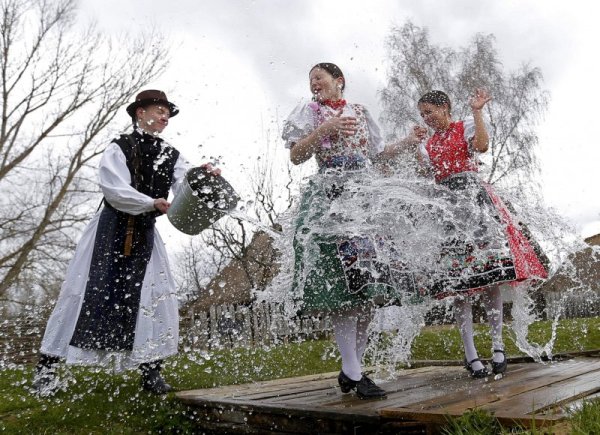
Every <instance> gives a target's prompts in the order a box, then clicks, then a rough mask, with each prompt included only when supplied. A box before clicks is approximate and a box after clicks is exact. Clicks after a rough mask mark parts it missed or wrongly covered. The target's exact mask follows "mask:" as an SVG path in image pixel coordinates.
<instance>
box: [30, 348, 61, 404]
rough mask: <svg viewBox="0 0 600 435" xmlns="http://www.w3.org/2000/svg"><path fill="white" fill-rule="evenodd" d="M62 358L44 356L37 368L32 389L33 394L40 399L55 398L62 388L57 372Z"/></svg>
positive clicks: (41, 357)
mask: <svg viewBox="0 0 600 435" xmlns="http://www.w3.org/2000/svg"><path fill="white" fill-rule="evenodd" d="M59 361H60V358H58V357H56V356H51V355H45V354H42V355H41V356H40V360H39V361H38V363H37V365H36V366H35V376H34V377H33V382H32V384H31V387H32V388H33V392H34V393H35V394H37V395H38V396H40V397H49V396H54V395H55V394H56V392H57V391H58V389H59V387H60V381H59V379H58V376H57V375H56V370H57V366H58V363H59Z"/></svg>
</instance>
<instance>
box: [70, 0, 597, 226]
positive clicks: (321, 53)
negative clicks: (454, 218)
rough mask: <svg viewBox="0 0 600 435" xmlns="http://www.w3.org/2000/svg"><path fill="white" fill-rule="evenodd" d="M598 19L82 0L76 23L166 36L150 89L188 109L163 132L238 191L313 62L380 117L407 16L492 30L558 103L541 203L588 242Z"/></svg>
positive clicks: (436, 39)
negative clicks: (328, 66) (165, 59)
mask: <svg viewBox="0 0 600 435" xmlns="http://www.w3.org/2000/svg"><path fill="white" fill-rule="evenodd" d="M599 11H600V7H599V6H598V5H597V4H596V2H590V1H583V0H571V1H569V2H564V1H562V2H558V1H555V0H502V1H495V0H456V1H450V0H448V1H441V0H419V1H414V0H406V1H405V0H369V1H366V0H363V1H355V0H254V1H252V0H173V1H170V2H165V1H164V0H162V1H158V0H127V1H124V0H103V1H96V0H83V1H82V3H81V8H80V20H81V22H82V23H87V22H89V21H90V20H96V21H97V23H98V25H99V27H100V29H102V30H103V31H104V32H107V33H113V34H115V35H124V34H125V33H126V32H129V33H130V34H136V33H138V32H140V31H142V30H143V29H144V28H148V27H151V26H152V25H156V26H157V27H158V28H159V29H160V30H161V31H162V33H163V34H164V35H165V37H166V38H167V39H168V40H169V41H170V43H171V46H172V51H171V55H172V58H171V64H170V69H169V70H168V72H167V73H166V74H165V75H164V76H162V77H161V78H160V79H159V80H157V81H156V82H155V83H152V84H151V85H150V86H149V87H153V88H159V89H164V90H165V91H166V92H167V95H168V96H169V99H170V100H172V101H174V102H175V103H176V104H177V105H178V106H179V108H180V109H181V114H180V115H179V116H178V117H177V118H175V119H173V120H172V122H171V124H170V126H169V128H168V129H167V131H166V132H165V133H166V134H165V137H166V138H167V139H168V140H169V141H170V142H171V143H172V144H173V145H175V146H176V147H177V148H178V149H179V150H180V151H182V152H183V153H184V154H185V155H186V156H189V158H190V159H191V160H192V161H194V162H197V163H201V162H200V160H202V159H204V158H205V157H211V156H213V157H217V156H222V166H223V168H224V170H225V172H224V174H230V176H229V177H228V178H232V179H231V182H232V184H234V186H235V184H236V183H243V179H239V178H240V175H239V174H240V173H241V171H240V168H241V167H242V166H252V164H253V161H254V159H255V158H256V157H257V156H259V155H260V154H261V152H264V144H265V138H264V136H265V132H266V131H268V130H271V131H274V130H275V129H276V128H275V127H276V125H277V123H281V121H282V120H283V119H284V118H285V117H286V116H287V115H288V113H289V112H290V111H291V110H292V109H293V107H294V106H295V105H296V104H297V103H298V101H299V99H300V98H302V97H309V92H308V79H307V74H308V69H309V68H310V66H312V65H313V64H315V63H317V62H322V61H331V62H334V63H337V64H338V65H339V66H340V67H341V68H342V70H343V71H344V73H345V75H346V77H347V82H348V84H347V91H346V98H347V99H348V100H350V101H352V102H360V103H362V104H364V105H366V106H367V107H368V108H369V109H370V110H371V112H373V113H374V114H375V115H376V116H378V115H379V113H380V107H379V103H378V98H377V92H378V91H379V90H380V89H381V88H382V87H383V86H384V84H385V79H386V53H385V38H386V36H387V35H388V34H389V31H390V28H391V27H392V26H394V25H398V26H400V25H402V24H404V23H405V22H406V20H411V21H412V22H413V23H414V24H415V25H417V26H419V27H426V28H427V29H428V31H429V34H430V38H431V40H432V42H433V43H437V44H442V45H448V46H452V47H454V48H458V47H461V46H464V45H466V44H468V42H469V40H470V38H471V37H472V36H473V35H474V34H475V33H478V32H480V33H486V34H489V33H491V34H493V35H494V36H495V38H496V48H497V49H498V53H499V57H500V59H501V61H502V62H503V63H504V65H505V66H506V68H507V69H514V68H516V67H518V66H519V65H520V64H522V63H524V62H528V63H530V64H531V65H533V66H537V67H539V68H541V70H542V73H543V75H544V87H545V89H547V90H548V91H549V92H550V96H551V101H550V106H549V109H548V111H547V114H546V117H545V119H544V121H543V122H542V123H541V124H540V126H539V129H538V135H539V137H540V147H539V149H538V155H539V157H540V159H541V161H542V182H543V185H544V196H545V200H546V203H547V204H548V205H550V206H552V207H555V208H557V209H558V211H559V212H560V213H561V214H563V215H564V216H565V217H567V218H568V219H570V220H571V221H572V222H573V223H574V224H575V225H576V226H577V227H578V228H579V230H580V231H581V233H582V235H583V236H584V237H587V236H590V235H592V234H596V233H600V196H599V194H598V188H599V186H600V170H599V167H600V163H599V162H600V144H599V143H598V138H597V137H596V136H595V130H596V126H597V124H598V122H599V121H598V119H597V118H598V117H597V111H598V106H599V103H598V102H600V91H599V89H598V84H597V83H596V80H597V79H598V78H599V77H600V66H599V62H598V45H597V44H598V41H600V24H599V22H598V18H600V14H599ZM122 116H123V119H122V120H123V122H126V120H127V115H126V113H125V111H124V110H123V112H122ZM281 146H283V144H281ZM236 177H237V178H236Z"/></svg>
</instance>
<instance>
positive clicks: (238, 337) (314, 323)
mask: <svg viewBox="0 0 600 435" xmlns="http://www.w3.org/2000/svg"><path fill="white" fill-rule="evenodd" d="M49 315H50V311H49V310H48V309H38V310H36V311H35V312H29V313H26V314H23V315H21V316H19V317H11V318H8V319H4V320H3V321H2V322H0V368H1V367H5V366H7V365H9V364H22V363H28V362H34V361H37V359H38V349H39V347H40V342H41V339H42V336H43V334H44V330H45V328H46V321H47V319H48V316H49ZM288 317H289V316H288ZM179 329H180V346H181V348H182V350H183V351H184V352H189V351H195V350H210V349H215V348H231V347H237V346H254V345H263V344H277V343H281V342H287V341H293V340H295V339H298V338H301V337H321V336H324V335H327V334H329V332H330V330H331V327H330V322H329V320H328V318H327V317H324V318H319V317H293V318H291V319H289V318H287V317H286V316H285V315H284V313H283V310H282V308H281V307H279V306H277V305H269V304H265V303H259V304H253V305H249V306H245V305H216V306H211V307H210V309H209V311H208V312H206V311H198V312H194V311H193V310H192V309H187V310H184V311H182V312H181V318H180V328H179Z"/></svg>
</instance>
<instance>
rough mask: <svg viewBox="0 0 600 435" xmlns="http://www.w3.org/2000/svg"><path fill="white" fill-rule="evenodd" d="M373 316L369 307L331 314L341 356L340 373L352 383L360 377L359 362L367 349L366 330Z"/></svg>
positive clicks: (360, 368) (360, 367)
mask: <svg viewBox="0 0 600 435" xmlns="http://www.w3.org/2000/svg"><path fill="white" fill-rule="evenodd" d="M373 315H374V312H373V310H372V309H371V308H370V307H369V308H363V307H355V308H350V309H347V310H339V311H333V312H332V313H331V323H332V325H333V331H334V333H335V341H336V343H337V345H338V348H339V350H340V355H341V356H342V371H343V372H344V374H345V375H346V376H348V377H349V378H350V379H352V380H354V381H359V380H360V379H361V377H362V366H361V360H362V357H363V354H364V353H365V349H366V347H367V340H368V338H369V336H368V332H367V329H368V328H369V323H371V320H373Z"/></svg>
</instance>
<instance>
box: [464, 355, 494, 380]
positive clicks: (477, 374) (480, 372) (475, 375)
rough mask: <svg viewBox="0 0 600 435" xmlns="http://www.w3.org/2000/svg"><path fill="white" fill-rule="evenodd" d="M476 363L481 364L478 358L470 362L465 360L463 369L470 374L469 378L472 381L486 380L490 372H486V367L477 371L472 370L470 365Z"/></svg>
mask: <svg viewBox="0 0 600 435" xmlns="http://www.w3.org/2000/svg"><path fill="white" fill-rule="evenodd" d="M477 361H479V362H481V360H480V359H479V358H475V359H474V360H472V361H470V362H467V360H466V359H465V368H466V369H467V371H468V372H469V373H470V374H471V377H472V378H474V379H481V378H487V377H488V376H489V375H490V372H488V369H487V367H486V366H483V368H482V369H479V370H473V366H472V364H473V363H474V362H477Z"/></svg>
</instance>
